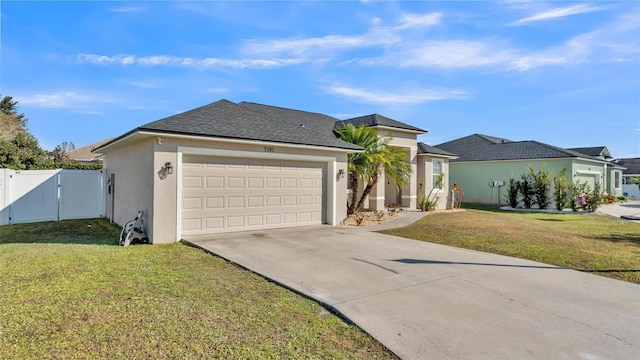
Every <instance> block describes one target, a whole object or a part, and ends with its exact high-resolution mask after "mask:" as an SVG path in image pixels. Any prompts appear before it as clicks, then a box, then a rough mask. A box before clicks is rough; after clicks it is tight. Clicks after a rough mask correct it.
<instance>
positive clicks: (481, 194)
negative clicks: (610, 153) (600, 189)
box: [449, 159, 610, 205]
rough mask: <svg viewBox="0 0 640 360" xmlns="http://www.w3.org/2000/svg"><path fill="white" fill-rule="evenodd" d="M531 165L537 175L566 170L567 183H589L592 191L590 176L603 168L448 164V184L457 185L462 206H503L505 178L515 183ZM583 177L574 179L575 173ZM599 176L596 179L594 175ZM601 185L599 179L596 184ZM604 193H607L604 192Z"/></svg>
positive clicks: (554, 162) (567, 162) (578, 163)
mask: <svg viewBox="0 0 640 360" xmlns="http://www.w3.org/2000/svg"><path fill="white" fill-rule="evenodd" d="M529 165H531V166H533V168H534V169H535V170H536V171H538V170H540V169H541V168H542V167H543V166H544V168H545V169H546V170H550V171H551V173H552V176H553V174H555V173H556V172H559V171H561V170H562V169H563V168H566V169H567V176H568V177H570V181H571V182H573V181H574V180H575V179H580V180H581V181H582V182H585V181H590V183H591V186H592V188H593V182H594V181H595V180H594V175H592V174H591V172H599V173H600V174H603V173H604V165H603V164H602V163H598V162H591V161H582V160H576V159H546V160H544V161H543V160H533V161H529V160H523V161H520V160H518V161H495V162H494V161H486V162H462V163H459V162H450V163H449V183H450V185H451V184H453V182H457V183H458V184H459V185H460V186H462V189H463V190H464V193H465V194H464V197H463V199H462V201H463V202H478V203H485V204H501V205H506V203H507V201H506V200H505V197H506V194H507V188H508V185H509V178H510V177H512V176H513V177H514V178H515V179H517V180H519V179H520V175H521V174H523V173H526V172H528V170H527V168H528V166H529ZM581 172H582V173H583V174H581V175H579V176H578V177H576V176H575V174H576V173H579V174H580V173H581ZM598 176H599V175H598ZM495 180H498V181H504V186H501V187H489V185H488V184H489V182H491V181H495ZM598 181H600V182H601V183H602V181H603V179H602V177H600V180H598ZM607 183H610V181H609V180H608V179H607ZM607 191H608V190H607Z"/></svg>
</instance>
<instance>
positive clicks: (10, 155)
mask: <svg viewBox="0 0 640 360" xmlns="http://www.w3.org/2000/svg"><path fill="white" fill-rule="evenodd" d="M73 148H75V146H74V145H73V143H71V142H63V143H62V144H60V145H58V146H57V147H56V148H55V150H53V151H52V152H47V151H45V150H43V149H42V148H41V147H40V144H39V143H38V140H37V139H36V138H35V136H33V135H32V134H31V133H30V132H29V130H28V129H27V119H26V118H25V116H24V114H22V113H19V112H18V102H17V101H15V100H13V98H12V97H11V96H4V97H2V99H0V168H7V169H14V170H42V169H101V168H102V163H100V162H98V163H94V164H81V163H79V162H77V161H73V160H70V159H69V158H68V156H66V152H67V151H69V150H72V149H73Z"/></svg>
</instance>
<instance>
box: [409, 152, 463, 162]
mask: <svg viewBox="0 0 640 360" xmlns="http://www.w3.org/2000/svg"><path fill="white" fill-rule="evenodd" d="M416 156H429V157H437V158H442V159H446V160H453V159H457V158H458V157H457V156H452V155H440V154H431V153H419V154H416ZM468 162H471V161H468Z"/></svg>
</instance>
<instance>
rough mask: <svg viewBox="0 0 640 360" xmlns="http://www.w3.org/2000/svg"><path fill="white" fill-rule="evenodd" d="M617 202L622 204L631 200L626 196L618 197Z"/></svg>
mask: <svg viewBox="0 0 640 360" xmlns="http://www.w3.org/2000/svg"><path fill="white" fill-rule="evenodd" d="M616 200H618V201H620V202H627V200H629V199H627V197H626V196H624V195H618V196H616Z"/></svg>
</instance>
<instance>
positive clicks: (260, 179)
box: [94, 100, 453, 244]
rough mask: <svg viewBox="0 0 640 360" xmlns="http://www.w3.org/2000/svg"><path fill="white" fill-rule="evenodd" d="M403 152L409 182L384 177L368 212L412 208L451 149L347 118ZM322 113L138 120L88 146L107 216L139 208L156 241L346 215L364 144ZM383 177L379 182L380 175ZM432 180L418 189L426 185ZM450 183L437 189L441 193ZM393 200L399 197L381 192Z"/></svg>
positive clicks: (122, 217)
mask: <svg viewBox="0 0 640 360" xmlns="http://www.w3.org/2000/svg"><path fill="white" fill-rule="evenodd" d="M346 121H347V122H351V123H353V124H355V125H357V124H361V123H366V124H367V126H372V127H375V128H377V129H379V134H380V135H381V136H387V135H390V136H392V137H393V140H392V141H391V145H392V146H398V147H402V148H404V149H406V151H407V160H408V161H410V162H411V164H412V178H411V182H410V184H408V185H406V186H405V187H404V188H403V189H402V191H401V192H400V194H399V195H398V194H397V193H396V191H395V189H393V195H387V192H386V188H385V184H386V182H384V181H381V182H380V183H379V185H378V186H377V187H376V192H375V193H374V192H372V194H371V196H370V198H369V203H368V208H370V209H374V210H380V209H383V208H384V206H385V205H386V204H385V203H386V202H387V201H392V200H393V201H397V200H398V199H400V200H401V201H402V206H403V207H407V208H414V209H415V208H416V207H417V196H418V184H419V183H420V179H421V178H422V179H423V180H422V182H423V183H424V182H425V181H424V178H427V179H431V178H432V172H433V170H434V169H435V170H436V171H446V169H447V168H448V167H447V164H446V163H447V162H448V160H449V159H450V158H452V157H453V155H452V154H449V153H447V152H444V151H442V150H439V149H433V148H432V147H428V146H426V145H424V144H423V145H419V144H418V142H417V135H418V134H421V133H424V132H425V131H424V130H421V129H418V128H415V127H412V126H410V125H407V124H404V123H401V122H398V121H395V120H392V119H389V118H385V117H382V116H380V115H371V116H368V117H363V118H356V119H349V120H346ZM340 124H341V122H340V120H338V119H336V118H333V117H331V116H328V115H323V114H318V113H312V112H306V111H301V110H294V109H287V108H281V107H275V106H269V105H263V104H256V103H250V102H241V103H234V102H231V101H228V100H220V101H217V102H214V103H212V104H209V105H205V106H202V107H199V108H196V109H193V110H189V111H186V112H183V113H180V114H177V115H173V116H170V117H167V118H164V119H160V120H157V121H153V122H150V123H148V124H145V125H142V126H139V127H137V128H135V129H133V130H131V131H129V132H127V133H125V134H123V135H121V136H119V137H117V138H115V139H113V140H112V141H110V142H108V143H106V144H104V145H102V146H99V147H98V148H96V149H95V150H94V151H95V152H99V153H102V154H103V159H104V160H103V161H104V169H105V170H106V173H107V174H108V176H109V182H108V183H109V187H108V188H109V195H108V200H107V214H108V215H109V217H110V219H111V220H112V221H114V222H116V223H118V224H120V225H123V224H124V223H125V222H127V221H128V220H130V219H132V218H133V217H135V215H136V213H137V211H138V210H142V211H143V220H144V222H145V225H146V227H147V232H148V235H149V238H150V239H151V241H152V242H153V243H154V244H159V243H171V242H175V241H180V240H181V239H188V238H193V237H198V236H209V235H210V234H214V233H220V232H230V231H242V230H258V229H268V228H278V227H288V226H300V225H310V224H329V225H339V224H341V223H342V222H343V221H344V220H345V218H346V205H347V183H348V174H347V173H346V171H347V155H348V154H349V153H351V152H358V151H361V150H362V149H361V148H360V147H358V146H355V145H353V144H350V143H347V142H344V141H342V140H340V139H338V138H337V137H336V136H335V133H334V131H333V130H334V128H335V127H336V126H339V125H340ZM381 180H382V179H381ZM426 183H428V184H429V185H428V186H426V187H427V188H426V189H422V190H421V191H427V192H428V191H430V189H431V188H430V184H431V182H430V181H426ZM446 190H447V189H442V190H441V191H442V192H443V193H445V194H446ZM387 196H399V198H393V199H391V198H387Z"/></svg>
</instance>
